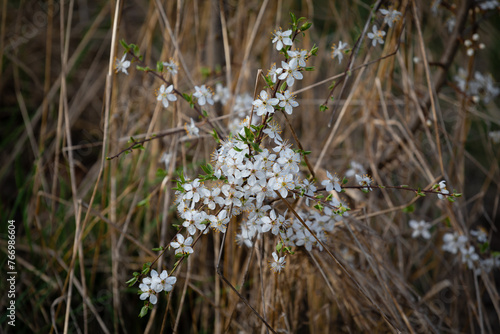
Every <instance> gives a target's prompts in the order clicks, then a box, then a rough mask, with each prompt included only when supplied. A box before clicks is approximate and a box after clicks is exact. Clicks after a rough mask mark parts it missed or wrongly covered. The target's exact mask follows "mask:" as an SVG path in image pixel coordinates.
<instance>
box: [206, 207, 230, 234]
mask: <svg viewBox="0 0 500 334" xmlns="http://www.w3.org/2000/svg"><path fill="white" fill-rule="evenodd" d="M226 216H227V211H226V210H222V211H221V212H219V214H218V215H217V216H214V215H212V216H210V217H209V220H210V222H211V223H210V227H211V228H213V229H214V230H216V231H218V232H222V233H226V227H227V224H228V223H229V217H226Z"/></svg>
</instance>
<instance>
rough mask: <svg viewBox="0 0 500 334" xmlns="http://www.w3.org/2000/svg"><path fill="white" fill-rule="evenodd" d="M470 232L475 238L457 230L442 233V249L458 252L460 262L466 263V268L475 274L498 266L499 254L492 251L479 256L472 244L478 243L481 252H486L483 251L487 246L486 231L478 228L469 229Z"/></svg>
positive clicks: (499, 264)
mask: <svg viewBox="0 0 500 334" xmlns="http://www.w3.org/2000/svg"><path fill="white" fill-rule="evenodd" d="M470 234H471V235H472V236H473V237H475V240H471V239H469V238H468V237H467V236H465V235H460V234H459V233H458V232H453V233H446V234H444V236H443V246H442V249H443V250H444V251H446V252H449V253H452V254H457V253H459V254H460V255H461V262H462V263H463V264H465V265H467V268H469V269H471V270H473V271H474V273H475V274H476V275H480V274H481V272H482V271H484V272H485V273H489V272H490V271H491V270H492V269H493V268H498V267H500V254H496V253H495V252H492V253H491V256H489V257H484V256H483V257H481V256H480V255H479V254H478V253H477V252H476V248H475V246H474V245H473V243H478V244H479V246H480V248H481V253H486V252H485V251H486V250H487V249H488V246H489V245H488V235H487V234H486V232H485V231H484V230H482V229H479V230H471V231H470Z"/></svg>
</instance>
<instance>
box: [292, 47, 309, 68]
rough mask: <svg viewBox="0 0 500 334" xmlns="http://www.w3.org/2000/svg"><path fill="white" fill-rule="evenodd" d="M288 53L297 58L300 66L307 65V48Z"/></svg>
mask: <svg viewBox="0 0 500 334" xmlns="http://www.w3.org/2000/svg"><path fill="white" fill-rule="evenodd" d="M287 53H288V55H289V56H290V57H291V58H294V59H296V60H297V63H298V64H299V66H302V67H306V60H307V50H301V51H297V50H295V51H288V52H287Z"/></svg>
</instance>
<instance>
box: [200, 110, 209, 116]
mask: <svg viewBox="0 0 500 334" xmlns="http://www.w3.org/2000/svg"><path fill="white" fill-rule="evenodd" d="M201 113H202V114H203V116H205V117H208V113H207V111H206V110H204V109H202V110H201Z"/></svg>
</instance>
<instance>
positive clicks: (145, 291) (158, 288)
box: [139, 269, 177, 305]
mask: <svg viewBox="0 0 500 334" xmlns="http://www.w3.org/2000/svg"><path fill="white" fill-rule="evenodd" d="M176 282H177V278H176V277H174V276H169V275H168V273H167V271H166V270H163V271H162V272H161V274H158V272H157V271H156V270H154V269H153V270H151V276H150V277H144V278H143V279H142V283H141V284H140V285H139V289H140V291H139V293H140V294H141V295H140V298H141V300H146V299H148V298H149V302H150V303H151V304H153V305H154V304H156V303H157V301H158V297H157V294H158V293H160V292H162V291H165V292H169V291H171V290H172V289H173V287H174V284H175V283H176Z"/></svg>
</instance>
